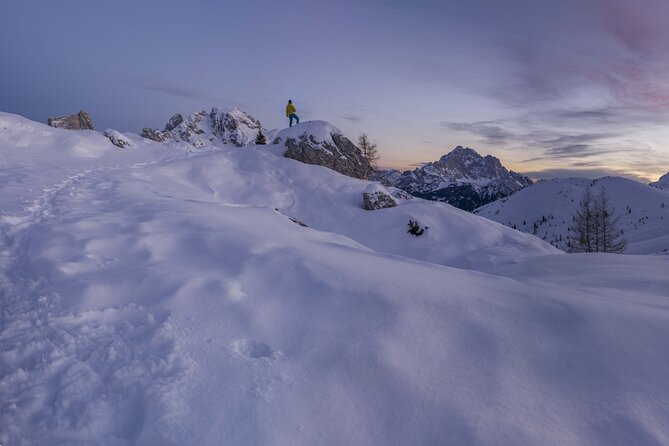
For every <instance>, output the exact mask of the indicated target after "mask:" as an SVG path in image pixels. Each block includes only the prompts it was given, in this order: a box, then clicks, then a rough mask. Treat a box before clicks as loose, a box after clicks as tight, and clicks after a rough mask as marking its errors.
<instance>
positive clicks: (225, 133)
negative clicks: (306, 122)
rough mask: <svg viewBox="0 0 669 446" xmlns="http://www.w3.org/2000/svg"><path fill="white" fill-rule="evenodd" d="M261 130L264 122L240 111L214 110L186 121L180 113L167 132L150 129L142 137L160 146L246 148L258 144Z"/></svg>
mask: <svg viewBox="0 0 669 446" xmlns="http://www.w3.org/2000/svg"><path fill="white" fill-rule="evenodd" d="M261 129H262V125H261V124H260V121H258V120H257V119H255V118H254V117H253V116H251V115H249V114H248V113H246V112H244V111H242V110H240V109H238V108H232V109H229V110H225V111H221V110H219V109H218V108H216V107H214V108H212V109H211V111H210V112H206V111H204V110H202V111H199V112H196V113H193V114H191V115H190V116H189V117H188V118H186V119H184V117H183V116H182V115H180V114H179V113H177V114H175V115H174V116H172V117H171V118H170V120H169V121H168V122H167V124H166V125H165V128H164V130H157V129H152V128H148V127H147V128H144V129H143V130H142V136H143V137H144V138H148V139H151V140H153V141H158V142H163V141H182V142H186V143H188V144H190V145H192V146H193V147H204V146H210V145H219V144H233V145H235V146H237V147H243V146H248V145H252V144H254V143H255V139H256V136H257V135H258V130H261Z"/></svg>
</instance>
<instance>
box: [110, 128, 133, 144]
mask: <svg viewBox="0 0 669 446" xmlns="http://www.w3.org/2000/svg"><path fill="white" fill-rule="evenodd" d="M104 135H105V136H106V137H107V138H109V140H110V141H111V142H112V144H114V145H115V146H117V147H120V148H122V149H123V148H124V147H132V144H131V143H130V141H128V139H127V138H126V137H125V136H123V134H122V133H121V132H117V131H116V130H112V129H107V130H105V132H104Z"/></svg>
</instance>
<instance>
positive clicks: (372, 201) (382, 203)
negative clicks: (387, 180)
mask: <svg viewBox="0 0 669 446" xmlns="http://www.w3.org/2000/svg"><path fill="white" fill-rule="evenodd" d="M362 202H363V207H364V208H365V209H367V210H368V211H374V210H376V209H384V208H392V207H395V206H397V202H396V201H395V198H393V196H392V195H390V192H388V191H387V190H386V188H385V187H383V186H381V185H380V184H378V183H370V185H369V186H367V188H366V189H365V191H364V192H363V193H362Z"/></svg>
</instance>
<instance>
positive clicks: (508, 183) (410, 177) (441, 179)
mask: <svg viewBox="0 0 669 446" xmlns="http://www.w3.org/2000/svg"><path fill="white" fill-rule="evenodd" d="M374 179H375V180H377V181H380V182H381V183H382V184H384V185H385V186H394V187H397V188H399V189H402V190H405V191H407V192H409V193H410V194H412V195H414V196H416V197H420V198H425V199H428V200H435V201H445V202H447V203H449V204H451V205H453V206H456V207H459V208H461V209H465V210H468V211H471V210H474V209H476V208H477V207H480V206H483V205H484V204H487V203H490V202H492V201H495V200H497V199H499V198H503V197H506V196H508V195H511V194H512V193H514V192H516V191H518V190H520V189H522V188H524V187H526V186H529V185H531V184H532V180H530V179H529V178H527V177H525V176H523V175H520V174H517V173H515V172H513V171H509V170H507V169H506V168H505V167H504V166H503V165H502V163H501V162H500V161H499V159H497V158H495V157H494V156H490V155H487V156H481V155H479V154H478V153H477V152H476V151H475V150H473V149H470V148H464V147H462V146H458V147H456V148H455V149H454V150H453V151H451V152H450V153H448V154H446V155H444V156H442V157H441V158H440V159H439V160H438V161H435V162H432V163H428V164H426V165H425V166H423V167H419V168H417V169H414V170H408V171H405V172H400V171H398V170H385V171H378V172H375V176H374Z"/></svg>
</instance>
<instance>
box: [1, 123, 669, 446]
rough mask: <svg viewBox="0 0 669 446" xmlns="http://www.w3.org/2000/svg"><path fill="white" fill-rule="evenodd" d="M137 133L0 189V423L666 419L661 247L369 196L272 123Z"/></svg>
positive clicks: (226, 428)
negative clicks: (580, 239) (379, 206)
mask: <svg viewBox="0 0 669 446" xmlns="http://www.w3.org/2000/svg"><path fill="white" fill-rule="evenodd" d="M0 116H2V115H0ZM34 125H35V126H36V127H39V125H37V124H34ZM134 146H135V147H134V148H133V150H127V149H126V150H124V151H121V150H120V149H118V148H115V147H114V146H111V145H110V148H109V150H117V151H118V152H109V153H105V154H104V155H103V156H102V157H101V158H102V159H101V161H100V163H99V164H98V165H91V164H89V163H83V162H82V161H81V158H78V157H70V158H67V161H69V163H68V166H69V167H68V171H67V172H59V170H58V168H57V167H56V166H50V165H49V164H48V159H47V157H46V156H45V158H44V159H45V161H44V163H43V164H41V165H36V163H33V164H28V165H27V167H26V168H27V169H33V171H35V172H44V175H43V176H40V177H38V176H37V175H31V176H30V177H26V179H25V180H23V181H25V183H24V185H26V186H31V187H32V189H33V192H31V194H30V195H29V196H30V197H31V201H30V202H26V203H24V205H23V206H25V208H23V207H21V204H20V203H18V204H17V202H16V201H15V200H14V199H13V196H12V195H11V194H10V193H8V192H5V190H4V189H3V191H2V194H0V215H4V216H14V217H16V218H20V223H19V220H11V219H10V220H7V219H4V220H3V223H2V224H0V234H1V235H2V239H1V240H2V245H1V249H0V252H1V253H2V255H1V256H0V292H1V294H0V298H1V299H2V319H0V321H1V323H2V325H1V327H0V328H1V330H0V406H1V407H0V412H1V413H2V414H3V416H2V417H1V418H0V442H2V443H3V444H4V443H7V444H113V445H125V444H221V443H225V444H290V445H300V444H304V445H307V444H309V445H313V444H444V443H446V444H510V445H511V444H513V445H523V444H527V445H535V444H547V445H553V444H554V445H563V444H588V445H591V444H602V445H626V444H663V443H665V442H669V421H667V417H666V414H667V413H669V386H668V385H667V383H666V376H667V375H669V350H667V349H666V343H665V339H667V338H668V335H669V323H668V322H669V321H668V319H669V313H667V306H666V305H667V296H666V290H667V289H668V287H669V276H667V275H666V274H662V273H663V272H664V271H667V270H668V267H669V263H668V261H669V258H667V257H666V256H601V255H592V256H588V255H576V256H572V255H569V256H568V255H565V254H560V253H559V251H558V250H556V249H554V248H552V247H550V246H549V245H548V244H546V243H544V242H542V241H540V240H538V239H536V238H534V237H532V236H529V235H526V234H522V233H520V232H518V231H515V230H512V229H509V228H504V227H502V226H501V225H498V224H496V223H494V222H491V221H488V220H485V219H483V218H480V217H477V216H474V215H471V214H468V213H466V212H463V211H459V210H457V209H454V208H452V207H450V206H448V205H444V204H439V203H431V202H425V201H422V200H417V199H413V200H398V202H399V203H400V205H399V206H398V207H396V208H390V209H383V210H378V211H365V210H363V209H362V208H361V199H362V192H363V190H365V188H366V187H367V185H368V183H367V182H365V181H360V180H355V179H351V178H347V177H344V176H341V175H339V174H336V173H334V172H331V171H329V170H327V169H325V168H321V167H318V166H307V165H302V164H300V163H298V162H296V161H293V160H288V159H284V158H281V157H277V156H275V154H274V149H273V148H271V147H269V150H266V149H265V148H244V149H227V148H223V149H221V150H217V151H211V152H208V153H200V154H195V155H193V154H188V153H186V152H185V151H182V152H180V149H179V148H178V147H176V146H175V147H172V148H166V147H163V152H158V151H155V150H154V149H157V148H158V147H162V145H158V144H155V145H154V144H151V145H148V144H147V145H145V146H143V145H141V144H139V143H138V144H135V145H134ZM0 149H1V150H3V155H7V156H6V157H4V159H5V160H8V162H7V166H8V169H9V170H8V172H9V175H10V176H11V173H12V172H14V171H15V169H14V166H15V165H17V164H20V163H19V161H20V162H24V160H18V161H17V160H16V159H14V161H12V160H13V158H12V157H13V156H14V154H15V151H14V150H15V149H14V147H13V146H12V145H10V144H9V142H8V141H4V142H2V140H0ZM121 152H123V153H125V154H128V155H127V156H129V157H130V158H128V159H127V160H118V159H115V158H111V157H115V156H116V154H118V153H121ZM108 157H110V158H108ZM110 159H114V161H113V162H110V161H109V160H110ZM25 161H28V160H25ZM59 161H62V158H61V159H60V160H59ZM12 162H14V163H15V164H13V165H12ZM77 168H80V169H81V170H79V171H78V172H77V171H76V169H77ZM59 173H60V174H61V175H62V176H61V177H60V179H59V180H58V181H56V180H55V179H56V178H57V177H58V175H59ZM45 177H47V178H49V179H53V181H52V182H51V183H50V184H49V185H46V186H45V185H44V184H43V183H42V181H44V180H41V179H38V178H45ZM30 178H32V179H30ZM64 178H65V179H66V180H65V181H63V179H64ZM53 184H57V186H51V185H53ZM33 204H34V205H33ZM409 217H411V218H414V219H418V220H419V221H421V223H423V224H426V225H427V226H429V229H428V230H427V231H426V233H425V234H424V235H423V236H421V237H414V236H412V235H409V234H407V233H406V229H407V226H406V224H407V222H408V219H409ZM290 218H294V219H297V220H300V221H302V222H304V223H305V224H307V225H308V227H304V226H300V225H298V224H295V223H294V222H292V221H291V220H290ZM12 222H14V223H16V224H13V223H12ZM461 268H467V269H461Z"/></svg>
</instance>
